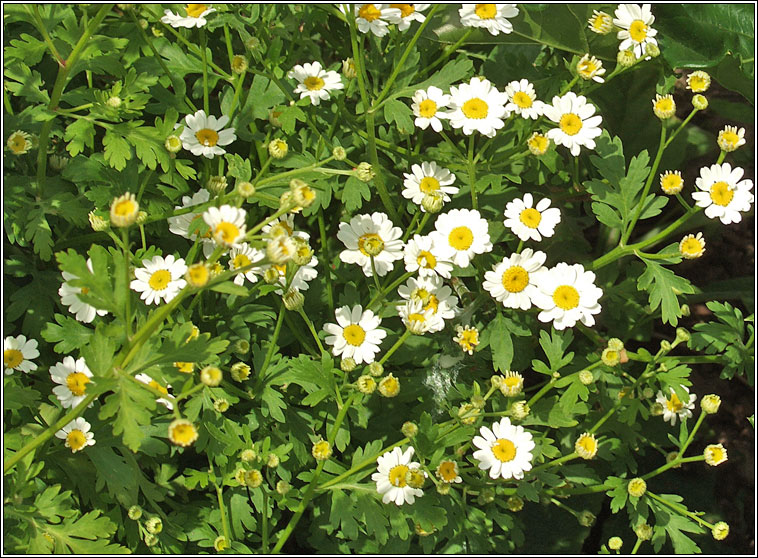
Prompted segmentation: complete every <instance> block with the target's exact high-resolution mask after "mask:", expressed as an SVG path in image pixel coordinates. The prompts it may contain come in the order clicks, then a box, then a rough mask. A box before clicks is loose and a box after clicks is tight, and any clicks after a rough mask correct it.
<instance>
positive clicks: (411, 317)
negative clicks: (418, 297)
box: [408, 312, 426, 324]
mask: <svg viewBox="0 0 758 558" xmlns="http://www.w3.org/2000/svg"><path fill="white" fill-rule="evenodd" d="M408 321H409V322H419V323H422V324H423V323H424V322H425V321H426V318H425V317H424V315H423V314H419V313H418V312H414V313H413V314H408Z"/></svg>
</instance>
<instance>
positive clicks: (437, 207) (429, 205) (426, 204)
mask: <svg viewBox="0 0 758 558" xmlns="http://www.w3.org/2000/svg"><path fill="white" fill-rule="evenodd" d="M444 205H445V199H444V197H443V195H442V192H428V193H426V194H424V197H423V198H421V207H423V208H424V211H426V212H427V213H432V214H434V213H439V212H440V211H441V210H442V207H443V206H444Z"/></svg>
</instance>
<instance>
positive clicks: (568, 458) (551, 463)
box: [531, 452, 579, 473]
mask: <svg viewBox="0 0 758 558" xmlns="http://www.w3.org/2000/svg"><path fill="white" fill-rule="evenodd" d="M577 457H579V454H577V453H576V452H573V453H570V454H568V455H564V456H563V457H559V458H558V459H553V460H552V461H548V462H547V463H543V464H542V465H538V466H537V467H534V468H533V469H532V471H531V472H532V473H534V472H535V471H541V470H542V469H548V468H550V467H555V466H556V465H560V464H561V463H565V462H566V461H571V460H572V459H576V458H577Z"/></svg>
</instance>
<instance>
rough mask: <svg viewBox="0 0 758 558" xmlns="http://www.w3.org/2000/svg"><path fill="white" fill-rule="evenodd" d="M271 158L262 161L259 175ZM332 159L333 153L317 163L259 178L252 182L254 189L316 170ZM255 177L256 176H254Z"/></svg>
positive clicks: (348, 150)
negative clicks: (262, 164)
mask: <svg viewBox="0 0 758 558" xmlns="http://www.w3.org/2000/svg"><path fill="white" fill-rule="evenodd" d="M346 151H347V152H350V151H351V149H347V150H346ZM270 160H271V158H269V159H266V162H265V163H264V167H263V168H262V169H261V172H259V173H258V176H259V177H260V176H261V174H262V173H263V169H264V168H268V163H269V162H270ZM333 160H334V155H330V156H329V157H327V158H326V159H324V160H323V161H318V162H317V163H313V164H311V165H308V166H307V167H300V168H297V169H292V170H288V171H285V172H280V173H279V174H275V175H273V176H269V177H268V178H264V179H263V180H260V182H258V183H254V185H255V187H256V189H261V188H263V186H265V185H266V184H271V183H272V182H277V181H279V180H284V179H286V178H290V177H292V176H297V175H299V174H305V173H307V172H311V171H313V170H316V169H317V168H318V167H321V166H323V165H326V164H327V163H330V162H332V161H333ZM256 178H257V177H256Z"/></svg>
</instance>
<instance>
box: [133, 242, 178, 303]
mask: <svg viewBox="0 0 758 558" xmlns="http://www.w3.org/2000/svg"><path fill="white" fill-rule="evenodd" d="M142 265H143V266H144V267H140V268H137V269H135V270H134V276H135V277H136V279H134V280H133V281H132V282H131V283H129V287H130V288H131V289H132V290H134V291H136V292H138V293H141V294H140V298H141V299H142V300H144V301H145V304H153V303H155V304H159V303H160V301H161V299H162V300H163V302H170V301H171V300H172V299H173V298H174V297H175V296H176V295H177V294H179V291H181V290H182V289H183V288H184V287H185V286H186V285H187V281H186V280H185V279H184V274H185V273H187V264H185V263H184V260H183V259H182V258H175V257H174V256H173V255H172V254H169V255H168V256H166V257H165V258H164V257H163V256H153V257H152V259H149V260H142Z"/></svg>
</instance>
